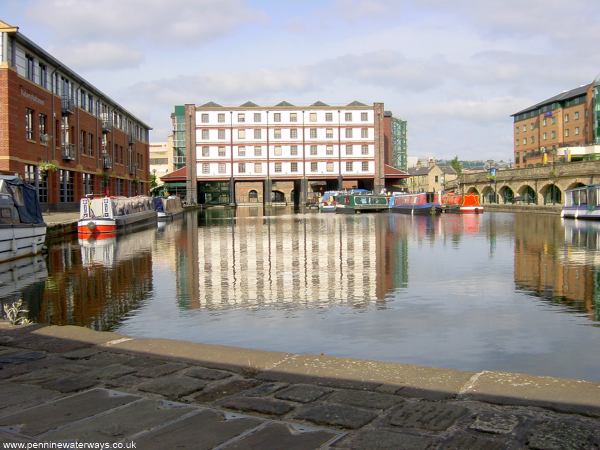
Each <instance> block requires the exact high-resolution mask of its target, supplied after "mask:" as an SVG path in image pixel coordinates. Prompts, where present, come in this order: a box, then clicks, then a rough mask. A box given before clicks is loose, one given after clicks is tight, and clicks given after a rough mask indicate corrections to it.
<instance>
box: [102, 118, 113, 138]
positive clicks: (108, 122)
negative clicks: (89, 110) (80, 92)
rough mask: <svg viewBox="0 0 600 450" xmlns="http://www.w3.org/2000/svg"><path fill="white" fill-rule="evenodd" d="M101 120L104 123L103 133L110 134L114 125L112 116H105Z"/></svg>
mask: <svg viewBox="0 0 600 450" xmlns="http://www.w3.org/2000/svg"><path fill="white" fill-rule="evenodd" d="M100 120H101V121H102V132H103V133H110V132H111V131H112V129H113V123H112V120H111V118H110V116H109V115H108V114H103V115H102V116H101V118H100Z"/></svg>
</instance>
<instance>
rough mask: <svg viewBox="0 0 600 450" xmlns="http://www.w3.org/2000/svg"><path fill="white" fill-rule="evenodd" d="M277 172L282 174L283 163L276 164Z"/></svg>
mask: <svg viewBox="0 0 600 450" xmlns="http://www.w3.org/2000/svg"><path fill="white" fill-rule="evenodd" d="M275 172H277V173H280V172H281V163H280V162H276V163H275Z"/></svg>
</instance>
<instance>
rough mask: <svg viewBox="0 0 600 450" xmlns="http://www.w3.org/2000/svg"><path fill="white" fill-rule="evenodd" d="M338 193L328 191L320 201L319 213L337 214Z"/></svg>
mask: <svg viewBox="0 0 600 450" xmlns="http://www.w3.org/2000/svg"><path fill="white" fill-rule="evenodd" d="M338 194H339V192H338V191H326V192H324V193H323V195H322V196H321V198H320V199H319V212H323V213H332V212H335V204H336V198H335V196H336V195H338Z"/></svg>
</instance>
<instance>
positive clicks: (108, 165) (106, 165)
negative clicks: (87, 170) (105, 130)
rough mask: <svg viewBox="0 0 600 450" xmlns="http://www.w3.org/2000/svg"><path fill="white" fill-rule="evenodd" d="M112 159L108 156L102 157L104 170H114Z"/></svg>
mask: <svg viewBox="0 0 600 450" xmlns="http://www.w3.org/2000/svg"><path fill="white" fill-rule="evenodd" d="M112 166H113V164H112V158H111V157H110V156H108V155H106V156H103V157H102V167H103V168H104V169H112Z"/></svg>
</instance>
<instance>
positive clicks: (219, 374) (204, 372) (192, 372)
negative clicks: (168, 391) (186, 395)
mask: <svg viewBox="0 0 600 450" xmlns="http://www.w3.org/2000/svg"><path fill="white" fill-rule="evenodd" d="M184 375H186V376H188V377H194V378H200V379H201V380H211V381H214V380H223V379H225V378H229V377H231V373H229V372H225V371H223V370H216V369H207V368H206V367H190V368H189V369H188V370H186V371H185V372H184Z"/></svg>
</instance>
